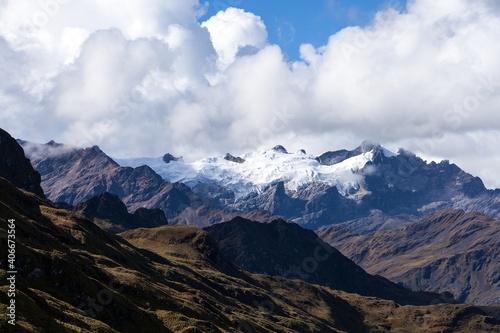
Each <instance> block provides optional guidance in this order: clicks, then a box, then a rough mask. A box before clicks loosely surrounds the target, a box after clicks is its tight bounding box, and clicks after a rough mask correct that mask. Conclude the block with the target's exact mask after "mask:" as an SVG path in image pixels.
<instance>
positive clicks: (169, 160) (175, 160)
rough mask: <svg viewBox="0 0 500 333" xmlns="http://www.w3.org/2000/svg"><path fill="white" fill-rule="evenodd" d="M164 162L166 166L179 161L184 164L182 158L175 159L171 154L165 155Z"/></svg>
mask: <svg viewBox="0 0 500 333" xmlns="http://www.w3.org/2000/svg"><path fill="white" fill-rule="evenodd" d="M162 159H163V162H165V163H166V164H168V163H170V162H177V161H181V162H182V157H175V156H174V155H172V154H170V153H166V154H165V155H163V158H162Z"/></svg>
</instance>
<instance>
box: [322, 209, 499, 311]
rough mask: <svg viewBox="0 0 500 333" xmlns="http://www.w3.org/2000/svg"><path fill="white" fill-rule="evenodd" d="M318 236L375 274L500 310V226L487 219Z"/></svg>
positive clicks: (454, 215) (475, 216) (443, 216)
mask: <svg viewBox="0 0 500 333" xmlns="http://www.w3.org/2000/svg"><path fill="white" fill-rule="evenodd" d="M318 233H319V236H320V237H321V238H322V239H323V240H324V241H326V242H327V243H329V244H331V245H333V246H335V247H336V248H338V249H339V250H340V251H341V252H342V253H344V254H345V255H346V256H348V257H349V258H351V259H352V260H354V261H355V262H356V263H358V264H359V265H360V266H362V267H363V268H365V269H366V270H367V271H368V272H369V273H371V274H380V275H382V276H385V277H386V278H388V279H390V280H392V281H396V282H400V283H403V284H404V285H406V286H408V287H410V288H412V289H413V290H427V291H434V292H444V291H450V292H451V293H452V294H453V295H454V296H455V298H457V299H458V300H460V301H462V302H468V303H473V304H477V305H496V306H499V305H500V221H498V220H493V219H491V218H490V217H488V216H487V215H484V214H479V213H465V212H464V211H462V210H446V211H441V212H439V213H437V214H435V215H432V216H430V217H428V218H426V219H423V220H422V221H420V222H416V223H414V224H411V225H409V226H407V227H405V228H403V229H399V230H393V231H378V232H374V233H370V234H367V235H356V234H353V233H348V232H346V231H345V230H343V229H342V228H339V227H335V226H334V227H331V228H328V229H324V230H321V231H319V232H318Z"/></svg>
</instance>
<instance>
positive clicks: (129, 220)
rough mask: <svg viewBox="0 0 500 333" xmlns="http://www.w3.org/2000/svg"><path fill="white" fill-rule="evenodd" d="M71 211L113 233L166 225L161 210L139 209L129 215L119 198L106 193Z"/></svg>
mask: <svg viewBox="0 0 500 333" xmlns="http://www.w3.org/2000/svg"><path fill="white" fill-rule="evenodd" d="M72 210H73V212H75V213H79V214H81V215H83V216H85V217H86V218H88V219H89V220H91V221H94V223H96V224H97V225H99V226H100V227H101V228H103V229H105V230H107V231H109V232H113V233H116V232H121V231H125V230H129V229H136V228H141V227H142V228H154V227H159V226H162V225H165V224H167V223H168V221H167V219H166V218H165V213H163V211H162V210H161V209H148V208H139V209H138V210H136V211H135V213H134V214H129V213H128V211H127V206H125V204H124V203H123V202H122V201H121V200H120V198H118V196H117V195H114V194H110V193H108V192H104V193H101V194H99V195H97V196H95V197H93V198H91V199H90V200H88V201H85V202H83V203H81V204H79V205H76V206H75V207H74V208H73V209H72Z"/></svg>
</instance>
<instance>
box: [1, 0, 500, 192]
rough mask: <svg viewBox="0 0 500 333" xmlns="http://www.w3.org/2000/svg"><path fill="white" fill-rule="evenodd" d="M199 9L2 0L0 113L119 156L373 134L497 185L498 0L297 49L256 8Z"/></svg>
mask: <svg viewBox="0 0 500 333" xmlns="http://www.w3.org/2000/svg"><path fill="white" fill-rule="evenodd" d="M203 12H204V7H203V5H202V4H200V3H199V2H198V1H194V0H189V1H185V0H183V1H180V0H177V1H168V2H165V1H159V0H147V1H141V2H139V1H129V2H127V3H122V2H118V1H112V0H109V1H104V2H103V1H95V0H91V1H86V2H76V1H62V0H57V1H56V0H53V1H45V2H40V3H38V2H19V1H12V0H8V1H2V2H0V62H1V63H3V64H5V65H3V66H2V67H1V68H0V109H1V110H2V111H1V113H0V122H1V124H2V126H3V127H4V128H6V129H7V130H9V132H11V133H12V134H13V135H15V136H16V137H21V138H23V139H27V140H30V141H41V142H46V141H48V140H50V139H55V140H57V141H62V142H67V143H70V144H76V145H83V146H89V145H93V144H99V145H100V146H101V147H102V148H103V149H105V150H106V151H108V152H110V153H112V154H114V155H115V156H117V157H120V156H131V155H136V156H138V155H152V156H160V155H162V154H163V153H165V152H166V151H169V152H172V153H174V154H175V155H184V157H185V158H188V159H189V158H199V157H201V156H210V155H213V154H223V153H226V152H227V151H231V152H234V153H240V152H243V151H246V150H249V149H255V148H257V147H258V146H266V147H268V146H270V145H273V144H276V143H283V144H285V145H286V146H287V147H289V148H290V149H292V150H297V149H300V148H308V151H310V152H311V153H316V154H318V153H321V152H322V151H326V150H332V149H336V148H340V147H346V146H355V145H356V144H357V143H358V142H360V141H361V140H362V139H365V138H370V139H373V140H377V141H380V142H382V143H383V144H384V145H385V146H387V147H389V148H398V147H400V146H404V147H406V148H409V149H411V150H414V151H415V152H416V153H418V154H420V155H422V156H426V157H428V158H450V159H452V160H453V162H456V163H457V164H459V165H460V166H463V167H464V168H465V169H466V170H467V171H469V172H472V173H474V174H477V175H479V176H481V177H482V178H483V179H484V180H485V182H486V184H487V185H488V186H490V187H493V186H497V187H500V183H499V181H498V179H497V177H495V167H494V165H495V164H497V163H498V162H500V156H498V153H497V151H496V150H497V148H496V147H498V146H499V145H500V125H499V124H500V114H499V113H498V112H497V110H498V108H499V107H500V68H499V67H498V66H497V56H498V54H499V53H500V45H499V44H498V42H497V41H498V38H499V37H500V36H499V34H500V8H499V6H498V5H496V4H495V3H494V2H493V1H490V0H479V1H475V2H469V1H465V0H452V1H448V2H435V1H431V0H415V1H410V2H409V3H408V5H407V7H406V9H404V10H396V9H391V8H389V9H386V10H382V11H379V12H378V13H377V14H376V15H375V17H374V19H373V21H372V22H371V23H370V24H368V25H367V26H364V27H359V26H358V27H347V28H345V29H343V30H341V31H339V32H336V33H334V34H332V36H331V37H330V39H329V41H328V43H327V44H326V45H324V46H322V47H319V48H316V47H313V46H312V45H308V44H305V45H302V47H301V57H302V58H301V59H298V60H287V59H285V57H284V56H283V53H282V51H281V49H280V47H279V46H277V45H272V44H270V43H269V42H268V41H267V31H266V28H265V22H263V21H262V20H261V19H260V18H259V17H258V16H256V15H254V14H252V13H249V12H245V11H243V10H241V9H235V8H228V9H226V10H225V11H222V12H219V13H218V14H217V15H215V16H213V17H211V18H209V19H208V20H206V21H205V22H201V23H200V22H199V17H200V16H201V14H202V13H203ZM471 161H474V163H472V162H471Z"/></svg>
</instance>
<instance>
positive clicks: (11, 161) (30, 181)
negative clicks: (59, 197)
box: [0, 128, 45, 197]
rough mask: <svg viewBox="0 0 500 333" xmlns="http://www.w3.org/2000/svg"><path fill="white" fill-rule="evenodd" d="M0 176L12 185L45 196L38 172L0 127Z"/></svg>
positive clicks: (17, 145) (21, 149)
mask: <svg viewBox="0 0 500 333" xmlns="http://www.w3.org/2000/svg"><path fill="white" fill-rule="evenodd" d="M0 177H3V178H5V179H7V180H8V181H9V182H11V183H12V184H13V185H14V186H16V187H19V188H22V189H24V190H27V191H30V192H33V193H35V194H36V195H38V196H40V197H45V196H44V193H43V190H42V187H41V186H40V182H41V177H40V174H39V173H38V172H37V171H35V170H34V169H33V167H32V166H31V163H30V160H29V159H27V158H26V157H25V155H24V150H23V148H22V147H21V146H20V145H19V144H18V143H17V141H16V140H15V139H14V138H12V137H11V136H10V134H9V133H7V132H5V131H4V130H3V129H1V128H0Z"/></svg>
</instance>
